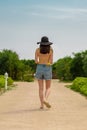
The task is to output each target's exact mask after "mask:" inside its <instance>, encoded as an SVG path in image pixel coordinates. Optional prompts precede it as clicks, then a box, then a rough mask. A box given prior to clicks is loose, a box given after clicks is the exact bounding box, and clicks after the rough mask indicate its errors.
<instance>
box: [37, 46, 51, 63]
mask: <svg viewBox="0 0 87 130" xmlns="http://www.w3.org/2000/svg"><path fill="white" fill-rule="evenodd" d="M35 63H37V64H46V65H51V64H52V63H53V49H52V48H51V49H50V53H47V54H42V53H40V48H37V49H36V52H35Z"/></svg>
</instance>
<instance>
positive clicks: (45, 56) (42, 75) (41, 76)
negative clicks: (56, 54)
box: [35, 36, 53, 109]
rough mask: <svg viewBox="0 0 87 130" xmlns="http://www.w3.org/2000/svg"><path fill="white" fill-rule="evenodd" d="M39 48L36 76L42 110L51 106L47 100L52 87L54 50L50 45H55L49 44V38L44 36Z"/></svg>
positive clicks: (36, 60)
mask: <svg viewBox="0 0 87 130" xmlns="http://www.w3.org/2000/svg"><path fill="white" fill-rule="evenodd" d="M37 44H40V46H39V48H37V49H36V52H35V63H36V64H37V68H36V75H35V77H36V78H37V79H38V85H39V97H40V102H41V107H40V108H41V109H43V108H44V105H45V106H46V107H48V108H50V107H51V105H50V104H49V103H48V101H47V99H48V97H49V94H50V86H51V79H52V66H51V65H52V63H53V49H52V48H51V46H50V45H52V44H53V43H51V42H49V39H48V37H46V36H44V37H42V38H41V42H38V43H37ZM44 81H45V95H44Z"/></svg>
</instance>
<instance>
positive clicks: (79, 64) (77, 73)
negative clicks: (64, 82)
mask: <svg viewBox="0 0 87 130" xmlns="http://www.w3.org/2000/svg"><path fill="white" fill-rule="evenodd" d="M73 55H74V58H73V60H72V62H71V68H70V72H71V73H72V77H73V79H75V78H76V77H83V76H84V70H83V57H84V55H83V53H82V52H79V53H73Z"/></svg>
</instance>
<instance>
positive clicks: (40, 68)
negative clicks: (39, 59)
mask: <svg viewBox="0 0 87 130" xmlns="http://www.w3.org/2000/svg"><path fill="white" fill-rule="evenodd" d="M35 77H36V78H37V79H45V80H50V79H52V66H48V65H45V64H37V68H36V74H35Z"/></svg>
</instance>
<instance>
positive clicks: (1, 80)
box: [0, 75, 13, 88]
mask: <svg viewBox="0 0 87 130" xmlns="http://www.w3.org/2000/svg"><path fill="white" fill-rule="evenodd" d="M7 81H8V86H10V85H12V84H13V80H12V78H11V77H8V79H7ZM4 87H5V77H4V76H3V75H0V88H4Z"/></svg>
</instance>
